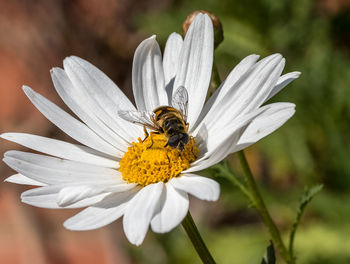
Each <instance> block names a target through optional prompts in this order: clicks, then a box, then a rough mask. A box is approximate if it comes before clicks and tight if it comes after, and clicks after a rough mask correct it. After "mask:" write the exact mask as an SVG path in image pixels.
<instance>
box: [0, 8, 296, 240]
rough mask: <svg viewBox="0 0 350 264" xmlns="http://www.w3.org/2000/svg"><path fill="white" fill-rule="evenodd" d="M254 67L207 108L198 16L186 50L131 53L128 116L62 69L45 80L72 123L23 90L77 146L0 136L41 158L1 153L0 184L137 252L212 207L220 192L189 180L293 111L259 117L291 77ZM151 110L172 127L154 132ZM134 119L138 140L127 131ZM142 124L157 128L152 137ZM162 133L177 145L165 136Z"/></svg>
mask: <svg viewBox="0 0 350 264" xmlns="http://www.w3.org/2000/svg"><path fill="white" fill-rule="evenodd" d="M257 60H258V56H257V55H251V56H248V57H246V58H245V59H244V60H243V61H241V62H240V63H239V64H238V65H237V66H236V67H235V68H234V69H233V71H232V72H231V73H230V75H229V76H228V77H227V79H226V80H225V81H224V82H223V83H222V84H221V86H220V87H219V89H218V90H217V91H216V92H215V93H214V95H213V96H212V97H211V98H210V99H209V101H208V102H206V103H205V98H206V93H207V89H208V86H209V82H210V76H211V70H212V62H213V28H212V23H211V20H210V19H209V17H208V16H207V15H203V14H199V15H197V17H196V18H195V20H194V22H193V23H192V24H191V26H190V28H189V30H188V32H187V34H186V37H185V39H184V40H183V39H182V38H181V36H180V35H178V34H176V33H173V34H171V35H170V37H169V39H168V41H167V43H166V47H165V51H164V57H163V59H162V56H161V52H160V48H159V46H158V44H157V42H156V40H155V37H154V36H152V37H150V38H148V39H146V40H144V41H143V42H142V43H141V44H140V45H139V47H138V48H137V50H136V52H135V56H134V63H133V73H132V84H133V92H134V97H135V102H136V107H135V106H134V105H133V104H132V103H131V102H130V101H129V99H128V98H127V97H126V96H125V95H124V94H123V93H122V92H121V90H120V89H119V88H118V87H117V86H116V85H115V84H114V83H113V82H112V81H111V80H110V79H109V78H108V77H107V76H106V75H105V74H104V73H102V72H101V71H100V70H98V69H97V68H95V67H94V66H93V65H91V64H90V63H88V62H87V61H85V60H83V59H80V58H77V57H69V58H66V59H65V60H64V63H63V64H64V69H60V68H54V69H52V71H51V75H52V80H53V83H54V85H55V88H56V91H57V92H58V94H59V95H60V97H61V98H62V100H63V101H64V102H65V104H66V105H67V106H68V107H69V108H70V109H71V110H72V111H73V112H74V114H75V115H76V116H77V117H78V118H79V119H80V120H78V119H76V118H75V117H73V116H71V115H70V114H68V113H66V112H65V111H63V110H62V109H60V108H59V107H58V106H56V105H55V104H53V103H52V102H50V101H49V100H48V99H46V98H44V97H43V96H41V95H40V94H38V93H36V92H34V91H33V90H32V89H31V88H29V87H27V86H24V87H23V90H24V92H25V93H26V95H27V96H28V98H29V99H30V100H31V101H32V103H33V104H34V105H35V106H36V107H37V108H38V109H39V111H40V112H42V113H43V115H45V116H46V117H47V119H49V120H50V121H51V122H52V123H54V124H55V125H56V126H57V127H58V128H60V129H61V130H62V131H64V132H65V133H66V134H67V135H69V136H70V137H72V138H73V139H75V140H76V141H78V142H79V143H80V144H72V143H68V142H63V141H60V140H55V139H50V138H45V137H41V136H36V135H31V134H24V133H5V134H2V135H1V137H2V138H5V139H7V140H10V141H14V142H17V143H19V144H21V145H23V146H26V147H28V148H31V149H33V150H36V151H38V152H41V153H43V154H47V155H43V154H34V153H29V152H22V151H8V152H6V153H5V157H4V162H5V163H7V164H8V165H9V166H10V167H11V168H13V169H14V170H16V171H17V172H18V174H15V175H13V176H11V177H9V178H7V179H6V181H8V182H13V183H18V184H28V185H35V186H38V187H37V188H35V189H31V190H28V191H26V192H24V193H23V194H22V195H21V199H22V201H23V202H24V203H27V204H30V205H34V206H38V207H44V208H80V207H87V208H86V209H84V210H83V211H81V212H80V213H78V214H77V215H75V216H73V217H72V218H70V219H68V220H67V221H66V222H65V223H64V226H65V227H66V228H68V229H71V230H90V229H95V228H99V227H102V226H105V225H107V224H109V223H111V222H113V221H115V220H117V219H118V218H120V217H122V216H123V227H124V231H125V234H126V236H127V238H128V239H129V241H130V242H131V243H133V244H135V245H140V244H141V243H142V241H143V240H144V238H145V235H146V233H147V230H148V227H149V226H151V228H152V230H153V231H154V232H158V233H164V232H168V231H170V230H172V229H173V228H174V227H176V226H177V225H178V224H180V223H181V221H182V220H183V218H184V217H185V215H186V213H187V211H188V206H189V198H188V194H191V195H193V196H195V197H197V198H199V199H202V200H208V201H215V200H217V199H218V197H219V193H220V188H219V185H218V184H217V183H216V182H215V181H214V180H211V179H209V178H206V177H202V176H199V175H197V174H194V173H195V172H197V171H200V170H203V169H205V168H208V167H210V166H212V165H214V164H216V163H217V162H219V161H221V160H222V159H224V158H225V157H226V156H227V155H229V154H230V153H233V152H236V151H238V150H241V149H243V148H245V147H247V146H249V145H251V144H253V143H255V142H256V141H258V140H259V139H261V138H262V137H264V136H266V135H268V134H270V133H271V132H273V131H274V130H275V129H277V128H278V127H280V126H281V125H282V124H283V123H284V122H286V121H287V120H288V119H289V118H290V117H291V116H292V115H293V114H294V105H293V104H291V103H274V104H268V105H265V106H262V105H263V104H264V103H265V102H266V101H267V100H268V99H269V98H271V97H272V96H273V95H274V94H276V93H277V92H279V91H280V90H281V89H282V88H283V87H285V86H286V85H287V84H288V83H289V82H291V81H292V80H294V79H295V78H297V77H298V76H299V73H298V72H294V73H288V74H285V75H282V76H280V75H281V73H282V70H283V67H284V63H285V60H284V59H283V58H282V56H281V55H279V54H275V55H271V56H269V57H267V58H264V59H262V60H261V61H259V62H257ZM179 87H182V88H179ZM180 91H181V92H180ZM160 106H167V107H168V108H171V109H175V110H172V111H175V112H176V111H178V112H181V115H180V116H179V114H177V116H176V118H177V119H176V120H172V122H170V124H169V125H166V124H165V123H159V122H160V121H161V120H159V122H158V123H157V122H155V120H156V119H155V118H156V117H155V116H154V115H155V114H156V113H155V111H154V110H155V109H156V108H158V107H160ZM180 110H181V111H180ZM125 114H127V117H126V116H125ZM141 118H143V119H142V120H144V121H142V122H140V123H142V124H143V125H144V126H145V128H146V129H147V131H146V135H145V131H144V128H143V127H142V125H141V126H140V125H139V124H137V123H138V121H137V120H140V119H141ZM147 118H149V119H151V120H148V121H147V120H145V119H147ZM157 118H160V117H159V116H157ZM182 119H183V120H182ZM169 120H170V119H169ZM169 120H168V121H169ZM149 121H152V122H153V125H159V127H156V128H155V129H156V130H155V129H152V128H151V125H152V122H151V123H150V122H149ZM162 121H164V120H163V119H162ZM147 122H148V123H147ZM164 122H165V121H164ZM174 122H175V123H174ZM145 124H146V125H145ZM174 124H175V125H174ZM181 124H182V125H183V126H182V127H181ZM161 125H163V126H164V127H163V129H161ZM170 125H174V126H175V128H176V129H178V130H179V129H180V130H181V131H180V132H181V133H180V132H179V131H178V132H176V131H170V128H171V127H170ZM176 129H175V130H176ZM165 130H166V131H167V132H169V133H168V134H166V133H165V132H166V131H165ZM172 135H174V136H175V137H174V138H173V139H170V138H171V136H172ZM187 136H188V138H187ZM178 142H180V143H181V142H182V143H181V144H182V145H181V144H180V145H178V144H177V143H178ZM175 143H176V144H175ZM176 146H178V147H176ZM48 155H49V156H48Z"/></svg>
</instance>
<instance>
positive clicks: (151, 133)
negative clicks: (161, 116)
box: [147, 131, 159, 149]
mask: <svg viewBox="0 0 350 264" xmlns="http://www.w3.org/2000/svg"><path fill="white" fill-rule="evenodd" d="M153 134H159V133H158V132H157V131H151V132H150V134H149V136H150V138H151V145H149V146H148V147H147V148H148V149H149V148H151V147H152V146H153V138H152V135H153Z"/></svg>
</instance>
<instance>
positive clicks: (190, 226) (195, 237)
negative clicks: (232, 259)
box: [182, 211, 215, 264]
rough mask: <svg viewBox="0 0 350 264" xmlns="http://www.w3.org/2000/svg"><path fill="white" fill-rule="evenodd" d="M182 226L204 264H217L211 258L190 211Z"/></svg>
mask: <svg viewBox="0 0 350 264" xmlns="http://www.w3.org/2000/svg"><path fill="white" fill-rule="evenodd" d="M182 226H183V228H184V229H185V231H186V233H187V235H188V237H189V238H190V240H191V242H192V244H193V246H194V248H195V249H196V251H197V253H198V255H199V257H200V258H201V260H202V262H203V263H204V264H215V261H214V259H213V257H212V256H211V254H210V252H209V250H208V248H207V246H206V245H205V244H204V241H203V239H202V237H201V235H200V234H199V231H198V229H197V227H196V224H195V223H194V221H193V219H192V216H191V214H190V211H188V213H187V215H186V217H185V219H184V220H183V221H182Z"/></svg>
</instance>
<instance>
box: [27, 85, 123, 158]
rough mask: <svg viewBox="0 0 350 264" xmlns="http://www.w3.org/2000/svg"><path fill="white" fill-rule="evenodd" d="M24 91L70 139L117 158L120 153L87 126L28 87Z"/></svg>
mask: <svg viewBox="0 0 350 264" xmlns="http://www.w3.org/2000/svg"><path fill="white" fill-rule="evenodd" d="M23 90H24V92H25V93H26V95H27V96H28V98H29V99H30V100H31V101H32V103H33V104H34V105H35V107H36V108H37V109H38V110H39V111H40V112H41V113H42V114H43V115H44V116H45V117H46V118H47V119H49V120H50V121H51V122H52V123H53V124H55V125H56V126H57V127H58V128H60V129H61V130H62V131H63V132H65V133H66V134H67V135H69V136H70V137H72V138H74V139H75V140H77V141H79V142H80V143H82V144H84V145H86V146H89V147H91V148H93V149H96V150H98V151H101V152H103V153H106V154H109V155H112V156H117V155H118V154H119V153H120V151H119V150H118V149H116V148H114V147H113V146H112V145H110V144H108V143H107V142H106V141H104V140H103V139H101V138H100V137H99V136H98V135H96V134H95V133H94V132H93V131H92V130H91V129H90V128H88V127H87V126H86V125H85V124H83V123H82V122H80V121H78V120H77V119H75V118H73V117H72V116H71V115H69V114H68V113H66V112H65V111H63V110H62V109H61V108H59V107H58V106H56V105H55V104H53V103H52V102H50V101H49V100H47V99H46V98H45V97H43V96H41V95H40V94H38V93H36V92H34V91H33V90H32V89H31V88H29V87H28V86H23Z"/></svg>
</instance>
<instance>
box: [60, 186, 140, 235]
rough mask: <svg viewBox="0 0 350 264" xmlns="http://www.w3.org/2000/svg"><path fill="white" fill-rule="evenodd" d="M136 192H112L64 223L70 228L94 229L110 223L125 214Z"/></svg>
mask: <svg viewBox="0 0 350 264" xmlns="http://www.w3.org/2000/svg"><path fill="white" fill-rule="evenodd" d="M134 194H135V192H134V191H133V190H132V191H128V192H121V193H115V194H111V195H110V196H108V197H107V198H105V199H104V200H103V201H101V202H99V203H98V204H95V205H94V206H91V207H88V208H86V209H85V210H83V211H81V212H80V213H79V214H77V215H75V216H73V217H71V218H69V219H68V220H67V221H65V222H64V224H63V225H64V227H65V228H67V229H69V230H92V229H96V228H100V227H103V226H105V225H108V224H110V223H112V222H113V221H115V220H117V219H118V218H120V217H121V216H122V215H123V214H124V212H125V207H126V205H127V204H128V202H129V201H130V199H131V198H132V197H133V195H134Z"/></svg>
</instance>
